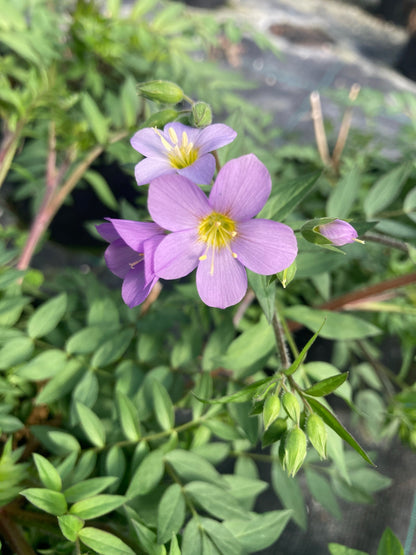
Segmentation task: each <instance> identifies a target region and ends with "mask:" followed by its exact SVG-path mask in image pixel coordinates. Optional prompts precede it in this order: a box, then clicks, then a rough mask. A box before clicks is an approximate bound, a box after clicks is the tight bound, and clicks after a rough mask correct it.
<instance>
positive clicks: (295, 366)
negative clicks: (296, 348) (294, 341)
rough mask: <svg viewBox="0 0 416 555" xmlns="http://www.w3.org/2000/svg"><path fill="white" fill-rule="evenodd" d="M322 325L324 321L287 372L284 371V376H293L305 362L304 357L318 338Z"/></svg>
mask: <svg viewBox="0 0 416 555" xmlns="http://www.w3.org/2000/svg"><path fill="white" fill-rule="evenodd" d="M324 324H325V320H324V321H323V322H322V324H321V327H320V328H319V329H318V331H316V332H315V334H314V335H313V336H312V337H311V338H310V339H309V341H308V342H307V343H306V345H305V346H304V347H303V349H302V350H301V352H300V353H299V355H298V356H297V357H296V359H295V360H294V361H293V362H292V364H291V365H290V366H289V368H288V369H287V370H284V373H285V374H286V376H291V375H292V374H294V373H295V372H296V370H297V369H298V368H299V366H300V365H301V364H302V362H303V361H304V360H305V357H306V355H307V354H308V351H309V349H310V348H311V347H312V345H313V344H314V343H315V340H316V338H317V337H318V335H319V334H320V333H321V329H322V328H323V327H324Z"/></svg>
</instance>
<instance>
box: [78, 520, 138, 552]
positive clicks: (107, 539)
mask: <svg viewBox="0 0 416 555" xmlns="http://www.w3.org/2000/svg"><path fill="white" fill-rule="evenodd" d="M78 537H79V539H80V540H81V541H82V543H84V544H85V545H86V546H87V547H90V548H91V549H94V551H96V552H97V553H99V554H100V555H108V554H109V553H111V555H135V554H134V551H133V550H132V549H131V548H130V547H129V546H128V545H126V544H125V543H124V542H123V541H122V540H120V538H117V536H114V535H113V534H110V533H109V532H105V531H104V530H98V529H97V528H92V527H89V526H87V527H86V528H83V529H82V530H80V532H79V534H78Z"/></svg>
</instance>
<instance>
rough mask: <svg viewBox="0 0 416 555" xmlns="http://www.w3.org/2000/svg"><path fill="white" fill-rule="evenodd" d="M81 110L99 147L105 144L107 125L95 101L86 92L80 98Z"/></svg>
mask: <svg viewBox="0 0 416 555" xmlns="http://www.w3.org/2000/svg"><path fill="white" fill-rule="evenodd" d="M81 108H82V111H83V112H84V114H85V117H86V119H87V121H88V125H89V126H90V127H91V130H92V132H93V134H94V136H95V138H96V139H97V142H98V143H99V144H100V145H103V144H105V143H106V142H107V138H108V125H107V121H106V118H105V117H104V116H103V114H102V113H101V111H100V109H99V108H98V106H97V104H96V102H95V100H93V98H92V97H91V96H90V95H89V94H88V93H86V92H84V93H83V95H82V97H81Z"/></svg>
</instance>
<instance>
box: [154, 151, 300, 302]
mask: <svg viewBox="0 0 416 555" xmlns="http://www.w3.org/2000/svg"><path fill="white" fill-rule="evenodd" d="M270 191H271V179H270V175H269V173H268V171H267V169H266V167H265V166H264V165H263V164H262V163H261V162H260V160H258V158H257V157H256V156H254V154H248V155H246V156H242V157H240V158H237V159H235V160H231V161H230V162H228V163H227V164H225V165H224V167H223V168H222V169H221V170H220V171H219V173H218V177H217V179H216V181H215V183H214V185H213V187H212V190H211V193H210V195H209V198H207V197H206V195H205V194H204V193H203V192H202V191H201V189H200V188H199V187H198V186H197V185H195V184H194V183H192V182H191V181H190V180H189V179H187V178H186V177H184V176H182V175H168V176H164V177H159V178H157V179H155V180H154V181H152V182H151V184H150V187H149V199H148V209H149V212H150V214H151V216H152V218H153V220H154V221H155V222H156V223H158V224H159V225H160V226H161V227H163V228H165V229H167V230H169V231H171V233H170V234H169V235H167V236H166V237H164V238H163V239H162V241H161V242H160V244H159V246H158V247H157V248H156V251H155V258H154V268H155V273H156V274H157V275H158V276H159V277H160V278H164V279H176V278H181V277H183V276H185V275H187V274H189V273H190V272H191V271H192V270H193V269H194V268H196V267H197V273H196V283H197V289H198V293H199V295H200V297H201V299H202V300H203V301H204V303H205V304H207V305H209V306H212V307H218V308H226V307H228V306H231V305H233V304H236V303H238V302H239V301H240V300H241V299H242V298H243V296H244V294H245V292H246V290H247V273H246V270H245V268H248V269H249V270H252V271H253V272H255V273H258V274H263V275H271V274H275V273H277V272H280V271H281V270H284V269H285V268H287V267H288V266H290V264H291V263H292V262H293V260H294V259H295V257H296V254H297V243H296V238H295V235H294V233H293V231H292V229H291V228H290V227H288V226H287V225H284V224H281V223H278V222H274V221H271V220H264V219H253V218H254V216H256V215H257V214H258V213H259V212H260V210H261V209H262V208H263V206H264V204H265V203H266V201H267V199H268V197H269V195H270Z"/></svg>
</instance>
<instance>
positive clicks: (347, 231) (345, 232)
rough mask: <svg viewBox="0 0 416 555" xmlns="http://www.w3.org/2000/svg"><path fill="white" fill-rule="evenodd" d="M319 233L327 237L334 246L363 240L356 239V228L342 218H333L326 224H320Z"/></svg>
mask: <svg viewBox="0 0 416 555" xmlns="http://www.w3.org/2000/svg"><path fill="white" fill-rule="evenodd" d="M319 233H320V234H321V235H323V236H324V237H326V238H327V239H329V240H330V241H331V243H332V244H333V245H335V246H336V247H342V245H346V244H347V243H354V241H358V242H361V243H363V242H364V241H360V240H359V239H357V237H358V233H357V232H356V230H355V229H354V228H353V227H352V225H351V224H349V223H348V222H344V220H334V221H333V222H329V223H328V224H322V225H320V226H319Z"/></svg>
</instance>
